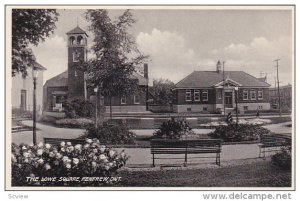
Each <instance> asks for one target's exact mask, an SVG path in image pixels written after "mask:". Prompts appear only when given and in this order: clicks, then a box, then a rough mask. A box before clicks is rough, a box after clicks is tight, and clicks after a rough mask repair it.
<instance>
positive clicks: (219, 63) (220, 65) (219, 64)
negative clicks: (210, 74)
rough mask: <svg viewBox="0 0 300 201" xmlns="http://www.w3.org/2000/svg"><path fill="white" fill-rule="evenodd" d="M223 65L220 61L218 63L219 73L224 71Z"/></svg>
mask: <svg viewBox="0 0 300 201" xmlns="http://www.w3.org/2000/svg"><path fill="white" fill-rule="evenodd" d="M221 69H222V64H221V62H220V60H218V62H217V73H220V72H221V71H222V70H221Z"/></svg>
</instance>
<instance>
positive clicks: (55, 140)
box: [44, 138, 85, 146]
mask: <svg viewBox="0 0 300 201" xmlns="http://www.w3.org/2000/svg"><path fill="white" fill-rule="evenodd" d="M61 142H65V143H67V142H71V143H72V145H76V144H84V143H85V140H84V139H61V138H44V143H45V144H51V145H55V146H58V145H60V143H61Z"/></svg>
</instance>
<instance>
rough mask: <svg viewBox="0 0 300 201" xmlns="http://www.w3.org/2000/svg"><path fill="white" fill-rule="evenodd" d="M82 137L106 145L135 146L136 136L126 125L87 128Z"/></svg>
mask: <svg viewBox="0 0 300 201" xmlns="http://www.w3.org/2000/svg"><path fill="white" fill-rule="evenodd" d="M83 137H87V138H97V139H98V140H100V141H101V142H104V143H106V144H114V145H115V144H119V145H120V144H122V145H123V144H135V143H136V140H135V138H136V135H135V134H134V133H133V132H131V131H130V130H129V129H128V127H127V126H126V125H123V124H121V125H113V126H99V127H97V128H96V127H95V126H94V125H92V126H89V127H87V129H86V132H85V134H84V135H83Z"/></svg>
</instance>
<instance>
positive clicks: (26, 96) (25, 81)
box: [11, 62, 46, 114]
mask: <svg viewBox="0 0 300 201" xmlns="http://www.w3.org/2000/svg"><path fill="white" fill-rule="evenodd" d="M34 67H35V68H36V69H37V70H38V77H37V84H36V110H37V112H38V113H40V114H41V113H42V108H43V99H42V97H43V96H42V94H43V73H44V70H46V68H45V67H43V66H42V65H40V64H39V63H37V62H35V65H34ZM27 74H28V75H27V76H26V77H24V76H23V75H22V74H21V73H19V74H16V75H15V76H14V77H12V85H11V86H12V88H11V104H12V109H20V110H24V111H32V110H33V77H32V68H30V67H28V68H27Z"/></svg>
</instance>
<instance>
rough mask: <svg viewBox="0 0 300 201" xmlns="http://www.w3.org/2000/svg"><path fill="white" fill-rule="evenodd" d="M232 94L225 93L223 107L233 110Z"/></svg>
mask: <svg viewBox="0 0 300 201" xmlns="http://www.w3.org/2000/svg"><path fill="white" fill-rule="evenodd" d="M232 99H233V95H232V92H225V107H228V108H233V101H232Z"/></svg>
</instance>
